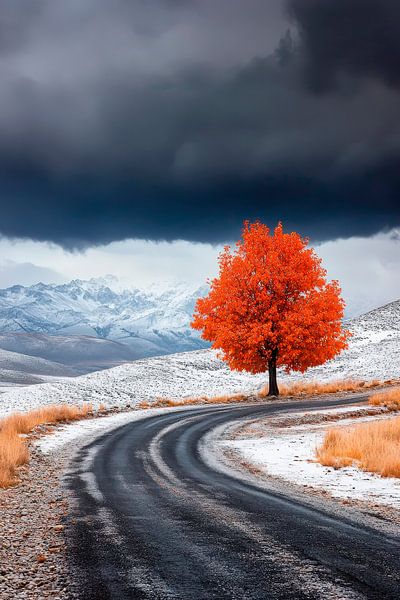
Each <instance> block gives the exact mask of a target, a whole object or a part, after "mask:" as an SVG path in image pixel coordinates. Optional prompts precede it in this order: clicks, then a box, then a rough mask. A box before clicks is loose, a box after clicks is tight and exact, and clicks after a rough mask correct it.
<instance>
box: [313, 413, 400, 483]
mask: <svg viewBox="0 0 400 600" xmlns="http://www.w3.org/2000/svg"><path fill="white" fill-rule="evenodd" d="M317 459H318V461H319V462H320V463H321V464H323V465H325V466H330V467H335V468H340V467H347V466H349V465H355V466H357V467H359V468H360V469H362V470H363V471H370V472H372V473H379V474H380V475H381V476H382V477H400V418H399V417H396V418H394V419H388V420H384V421H375V422H374V423H363V424H359V425H354V426H352V427H349V428H340V429H339V428H338V429H331V430H329V431H328V432H327V434H326V436H325V439H324V441H323V444H322V446H321V447H320V448H318V449H317Z"/></svg>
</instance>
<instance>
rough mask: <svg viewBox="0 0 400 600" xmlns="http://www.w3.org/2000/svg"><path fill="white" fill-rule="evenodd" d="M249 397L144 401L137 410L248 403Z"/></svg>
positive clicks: (201, 397)
mask: <svg viewBox="0 0 400 600" xmlns="http://www.w3.org/2000/svg"><path fill="white" fill-rule="evenodd" d="M248 400H249V397H248V396H245V395H244V394H231V395H228V394H227V395H225V396H199V397H197V398H176V399H174V398H156V399H155V400H154V401H153V402H148V401H147V400H144V401H143V402H139V404H138V405H137V408H139V409H148V408H165V407H175V406H193V405H198V404H230V403H235V402H247V401H248Z"/></svg>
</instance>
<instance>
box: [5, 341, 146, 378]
mask: <svg viewBox="0 0 400 600" xmlns="http://www.w3.org/2000/svg"><path fill="white" fill-rule="evenodd" d="M0 348H1V349H4V350H9V351H11V352H18V353H22V354H27V355H29V356H33V357H39V358H43V359H46V360H50V361H56V362H58V363H62V364H64V365H68V366H73V367H74V368H75V370H76V371H79V372H77V374H82V373H87V372H88V371H97V370H99V369H105V368H108V367H112V366H116V365H119V364H121V363H124V362H127V361H131V360H132V359H134V358H136V357H135V355H134V353H133V352H132V350H131V349H130V348H128V347H127V346H125V345H124V344H119V343H118V342H113V341H111V340H104V339H102V338H95V337H90V336H83V335H74V336H60V335H46V334H43V333H0Z"/></svg>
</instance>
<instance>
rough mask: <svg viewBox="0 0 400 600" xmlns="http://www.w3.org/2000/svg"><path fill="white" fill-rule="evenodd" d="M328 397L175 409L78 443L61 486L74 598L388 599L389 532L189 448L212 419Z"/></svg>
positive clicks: (397, 556) (396, 556)
mask: <svg viewBox="0 0 400 600" xmlns="http://www.w3.org/2000/svg"><path fill="white" fill-rule="evenodd" d="M361 399H362V398H361V397H360V398H359V400H361ZM337 404H340V402H339V401H332V400H321V401H307V402H295V403H294V402H293V403H288V402H283V403H282V402H281V403H279V402H277V403H268V404H264V405H260V404H257V405H226V406H205V407H201V408H196V409H190V410H188V409H186V410H185V409H183V410H182V411H179V412H166V413H165V414H162V415H161V416H160V415H158V416H152V417H149V418H146V419H145V420H141V421H135V422H132V423H129V424H127V425H124V426H122V427H119V428H118V429H115V430H113V431H112V432H108V433H107V434H105V435H103V437H100V438H98V439H96V440H95V441H94V442H92V443H90V444H88V445H87V446H86V447H85V448H83V449H82V450H81V451H80V452H79V453H78V454H77V456H76V458H75V461H74V465H73V470H72V472H71V474H70V476H69V483H68V485H69V487H70V489H71V490H72V493H73V495H74V497H75V500H76V502H75V505H76V506H75V510H74V515H73V517H74V518H73V519H72V525H71V526H70V528H69V530H70V534H69V535H70V540H69V548H70V552H71V557H72V560H73V563H74V565H75V571H76V573H77V578H78V580H79V589H80V590H81V592H80V593H81V597H82V598H85V599H88V600H89V599H90V600H91V599H95V598H96V599H107V598H113V599H116V600H123V599H127V598H135V599H136V598H137V599H141V598H146V599H150V598H151V599H158V598H159V599H164V598H182V599H193V600H199V599H202V598H218V599H224V598H231V599H234V598H235V599H239V598H245V599H260V598H265V599H267V598H268V599H272V600H273V599H277V598H280V599H291V598H296V599H301V598H307V599H310V598H324V600H326V599H327V598H332V599H333V598H335V599H339V598H379V599H381V598H396V599H398V598H400V568H399V564H400V540H399V537H396V536H395V535H390V534H387V533H383V532H382V531H381V530H379V529H377V528H374V527H372V526H371V525H370V524H367V521H366V520H364V521H363V520H359V519H355V518H354V517H353V516H351V514H350V513H349V515H348V516H346V517H343V515H341V516H338V514H337V513H336V512H331V513H330V512H329V508H326V509H325V508H324V509H321V508H315V507H313V506H312V505H311V506H310V505H309V503H307V502H302V501H299V500H298V499H294V498H291V497H290V493H289V492H288V493H287V494H286V493H277V492H274V491H269V490H267V489H263V488H262V487H258V486H257V485H255V484H252V483H251V482H250V483H249V482H248V481H246V480H245V479H244V478H240V475H239V474H238V476H237V477H235V476H232V475H231V474H230V473H229V471H228V472H222V471H220V470H218V469H217V468H216V467H213V466H212V463H211V462H210V461H209V460H205V458H204V456H203V452H202V451H201V444H202V440H203V438H204V436H205V435H206V434H207V433H208V432H210V430H212V429H213V428H214V427H216V426H219V425H222V424H224V423H227V422H230V421H233V420H236V419H243V418H247V417H251V418H255V417H257V416H260V417H265V416H268V415H273V414H274V415H277V414H278V413H283V412H288V411H291V410H296V411H298V410H303V409H306V410H308V409H316V408H322V407H329V406H332V405H337ZM327 507H329V504H327Z"/></svg>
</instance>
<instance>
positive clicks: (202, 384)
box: [0, 301, 400, 414]
mask: <svg viewBox="0 0 400 600" xmlns="http://www.w3.org/2000/svg"><path fill="white" fill-rule="evenodd" d="M349 327H350V328H351V330H352V332H353V338H352V339H351V341H350V347H349V349H348V350H347V351H346V352H344V353H343V354H342V355H340V356H339V357H337V358H336V359H335V360H333V361H330V362H329V363H326V364H325V365H323V366H320V367H316V368H313V369H309V371H308V372H307V373H305V374H304V375H301V374H292V375H286V374H284V373H280V374H279V379H280V381H296V380H299V379H302V380H305V381H312V380H317V381H319V382H324V381H331V380H335V379H348V378H352V379H360V380H371V379H379V380H383V381H384V380H388V379H400V301H397V302H393V303H391V304H389V305H387V306H384V307H382V308H380V309H377V310H374V311H372V312H370V313H368V314H367V315H364V316H363V317H359V318H357V319H354V320H353V321H351V322H350V323H349ZM266 382H267V374H260V375H251V374H249V373H245V372H236V371H230V370H229V369H228V368H227V367H226V366H225V364H223V363H222V362H221V361H220V360H218V359H217V358H216V355H215V353H214V352H213V351H212V350H198V351H195V352H184V353H180V354H170V355H167V356H158V357H152V358H146V359H142V360H138V361H135V362H131V363H126V364H123V365H120V366H118V367H114V368H112V369H108V370H104V371H97V372H94V373H90V374H88V375H83V376H81V377H76V378H69V379H67V380H63V381H59V382H54V383H45V384H40V385H35V386H31V387H29V388H28V387H20V388H17V389H11V390H10V391H7V392H5V393H3V394H1V395H0V414H5V413H8V412H10V411H14V410H28V409H31V408H35V407H37V406H41V405H48V404H54V403H60V402H66V403H70V404H79V403H81V402H82V401H84V402H92V403H93V404H94V406H95V407H96V406H98V405H99V404H100V403H104V404H105V405H106V406H107V407H120V408H123V407H125V406H126V405H127V404H128V405H130V406H131V407H134V406H135V405H137V404H138V403H139V402H141V401H147V402H150V403H151V402H154V401H155V400H156V399H158V398H160V397H161V398H173V399H181V398H190V397H199V396H220V395H226V394H235V393H253V392H255V391H257V390H259V389H260V388H261V387H262V386H263V385H265V383H266Z"/></svg>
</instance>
